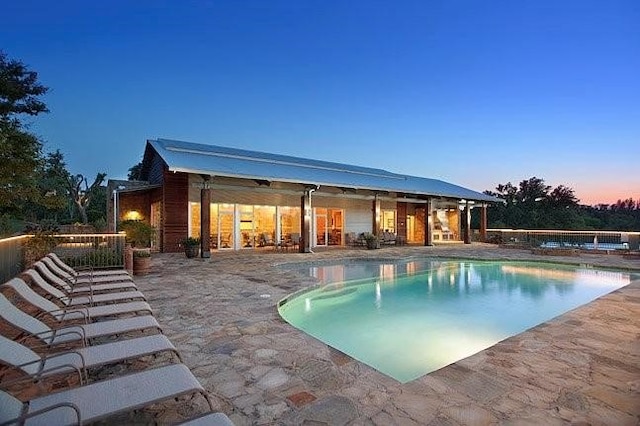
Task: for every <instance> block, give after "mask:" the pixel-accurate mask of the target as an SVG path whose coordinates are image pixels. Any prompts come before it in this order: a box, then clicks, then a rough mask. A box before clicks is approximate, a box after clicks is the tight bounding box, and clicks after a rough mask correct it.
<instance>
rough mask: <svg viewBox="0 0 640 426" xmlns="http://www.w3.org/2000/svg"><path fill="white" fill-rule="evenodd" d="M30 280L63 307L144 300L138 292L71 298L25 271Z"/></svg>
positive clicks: (34, 273) (31, 272)
mask: <svg viewBox="0 0 640 426" xmlns="http://www.w3.org/2000/svg"><path fill="white" fill-rule="evenodd" d="M23 275H26V276H28V277H29V278H30V280H31V282H32V283H33V284H34V285H36V286H37V287H38V288H40V289H41V290H42V291H44V292H45V293H47V294H48V295H50V296H51V297H52V298H53V299H54V300H55V301H57V302H59V303H60V304H62V305H63V306H95V305H98V304H105V303H114V302H118V301H123V300H145V298H144V295H143V294H142V293H140V292H139V291H121V292H118V293H106V294H89V295H88V296H73V295H72V294H69V293H64V292H62V290H59V289H57V288H55V287H54V286H52V285H51V284H49V283H48V282H47V281H46V280H45V279H44V278H43V277H42V276H41V275H40V273H39V272H38V271H36V270H35V269H27V270H26V271H24V272H23Z"/></svg>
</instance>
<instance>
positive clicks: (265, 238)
mask: <svg viewBox="0 0 640 426" xmlns="http://www.w3.org/2000/svg"><path fill="white" fill-rule="evenodd" d="M253 225H254V231H255V235H256V238H257V240H256V244H257V246H258V247H267V246H273V245H275V239H276V208H275V207H273V206H254V208H253Z"/></svg>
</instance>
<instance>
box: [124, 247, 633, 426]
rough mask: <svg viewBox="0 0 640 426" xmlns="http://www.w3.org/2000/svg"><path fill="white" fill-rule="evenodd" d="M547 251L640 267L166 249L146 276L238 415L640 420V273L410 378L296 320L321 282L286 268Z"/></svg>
mask: <svg viewBox="0 0 640 426" xmlns="http://www.w3.org/2000/svg"><path fill="white" fill-rule="evenodd" d="M416 255H423V256H441V257H464V258H477V259H535V260H544V261H554V262H566V263H579V264H592V265H598V266H610V267H621V268H630V269H635V270H640V259H637V258H636V259H632V258H623V257H622V256H618V255H606V254H601V255H591V254H589V255H585V254H582V255H581V256H580V257H556V256H554V257H552V258H551V257H548V256H542V255H534V254H531V252H530V251H525V250H516V249H501V248H497V247H495V246H491V245H484V244H473V245H470V246H465V245H462V244H456V245H443V246H437V247H389V248H385V249H382V250H373V251H368V250H361V249H355V250H349V249H333V250H326V251H322V252H318V253H309V254H300V253H276V252H271V251H269V252H265V251H240V252H214V253H213V254H212V257H211V259H187V258H186V257H185V255H184V254H154V255H153V259H152V263H153V266H152V273H151V274H150V275H147V276H143V277H136V279H135V281H136V284H137V285H138V287H139V288H140V290H141V291H143V292H144V294H145V295H146V297H147V299H148V301H149V303H150V304H151V306H152V307H153V309H154V315H155V316H156V318H157V319H158V321H159V322H160V324H161V325H162V327H163V329H164V333H165V334H166V335H167V336H168V337H169V339H170V340H171V341H172V342H173V343H174V344H175V345H176V347H177V348H178V349H179V350H180V352H181V353H182V355H183V358H184V361H185V363H186V364H187V365H188V366H189V367H190V368H191V370H192V371H193V373H194V374H195V375H196V376H197V377H198V379H199V380H200V382H201V383H202V384H203V385H204V386H205V388H206V389H207V390H208V391H209V392H210V393H211V395H212V397H213V399H214V401H215V403H216V404H217V409H218V410H219V411H222V412H224V413H226V414H227V415H228V416H229V418H230V419H231V420H232V421H233V422H234V423H235V424H236V425H254V424H255V425H263V424H284V425H300V424H307V425H322V424H330V425H429V424H434V425H436V424H437V425H457V424H463V425H466V424H566V423H574V424H616V425H627V424H628V425H637V424H638V423H639V422H640V281H635V282H633V283H632V284H630V285H628V286H626V287H624V288H622V289H620V290H617V291H615V292H613V293H610V294H609V295H607V296H604V297H602V298H600V299H598V300H596V301H594V302H592V303H590V304H588V305H586V306H583V307H581V308H578V309H576V310H573V311H571V312H569V313H567V314H565V315H562V316H560V317H557V318H555V319H553V320H551V321H549V322H547V323H544V324H542V325H539V326H537V327H535V328H533V329H530V330H528V331H526V332H524V333H522V334H520V335H517V336H514V337H512V338H509V339H506V340H504V341H502V342H500V343H498V344H496V345H495V346H493V347H491V348H489V349H487V350H484V351H482V352H480V353H478V354H476V355H473V356H471V357H469V358H466V359H464V360H461V361H459V362H456V363H455V364H452V365H449V366H447V367H445V368H442V369H440V370H438V371H436V372H433V373H431V374H428V375H426V376H423V377H421V378H419V379H417V380H414V381H412V382H409V383H407V384H400V383H399V382H397V381H395V380H393V379H391V378H389V377H387V376H385V375H383V374H381V373H379V372H378V371H376V370H374V369H373V368H371V367H369V366H367V365H365V364H362V363H360V362H358V361H356V360H353V359H351V358H350V357H349V356H347V355H345V354H342V353H340V352H338V351H336V350H333V349H332V348H330V347H328V346H327V345H325V344H323V343H321V342H320V341H318V340H316V339H314V338H312V337H310V336H308V335H306V334H304V333H303V332H301V331H298V330H297V329H295V328H293V327H292V326H290V325H289V324H287V323H286V322H284V321H283V320H282V319H281V318H280V317H279V315H278V312H277V309H276V304H277V302H278V301H279V300H280V299H281V298H283V297H285V296H286V295H288V294H290V293H292V292H293V291H296V290H298V289H301V288H303V287H306V286H310V285H313V284H315V281H314V279H312V278H309V277H302V276H300V275H298V274H296V273H295V272H292V271H288V270H286V269H284V268H279V267H277V265H281V264H285V263H295V262H312V261H321V260H330V259H343V258H402V257H406V256H416Z"/></svg>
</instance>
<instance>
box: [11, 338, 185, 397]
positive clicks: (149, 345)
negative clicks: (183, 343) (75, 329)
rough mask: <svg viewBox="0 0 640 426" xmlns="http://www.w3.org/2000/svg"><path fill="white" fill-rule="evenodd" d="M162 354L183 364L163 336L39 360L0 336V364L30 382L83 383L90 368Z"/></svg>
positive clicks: (57, 354)
mask: <svg viewBox="0 0 640 426" xmlns="http://www.w3.org/2000/svg"><path fill="white" fill-rule="evenodd" d="M162 352H172V353H174V354H175V355H176V356H177V357H178V359H179V360H180V361H181V362H182V359H181V357H180V354H179V353H178V350H177V349H176V348H175V346H173V344H172V343H171V342H170V341H169V339H167V336H165V335H162V334H154V335H152V336H144V337H137V338H135V339H128V340H119V341H117V342H110V343H105V344H102V345H96V346H87V347H84V348H77V349H74V350H72V351H65V352H56V353H50V354H47V355H46V356H40V355H39V354H37V353H35V352H34V351H32V350H31V349H30V348H28V347H27V346H25V345H23V344H22V343H20V342H17V341H15V340H11V339H9V338H7V337H5V336H2V335H0V362H2V363H3V364H5V365H8V366H10V367H12V368H13V369H15V370H20V371H21V372H22V373H23V374H26V375H27V376H29V377H31V378H32V379H33V380H40V379H42V378H45V377H49V376H53V375H58V374H67V375H68V374H69V373H76V372H78V373H79V375H80V381H81V383H82V382H83V381H85V380H86V379H87V370H88V369H90V368H95V367H100V366H103V365H107V364H113V363H118V362H122V361H127V360H130V359H136V358H140V357H143V356H146V355H154V354H158V353H162ZM6 384H7V383H3V385H6Z"/></svg>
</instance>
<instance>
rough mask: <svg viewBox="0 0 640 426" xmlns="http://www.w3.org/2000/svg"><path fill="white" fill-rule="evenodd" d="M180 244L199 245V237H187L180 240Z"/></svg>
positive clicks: (187, 245)
mask: <svg viewBox="0 0 640 426" xmlns="http://www.w3.org/2000/svg"><path fill="white" fill-rule="evenodd" d="M182 245H183V246H184V247H196V246H199V245H200V238H197V237H187V238H185V239H183V240H182Z"/></svg>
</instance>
